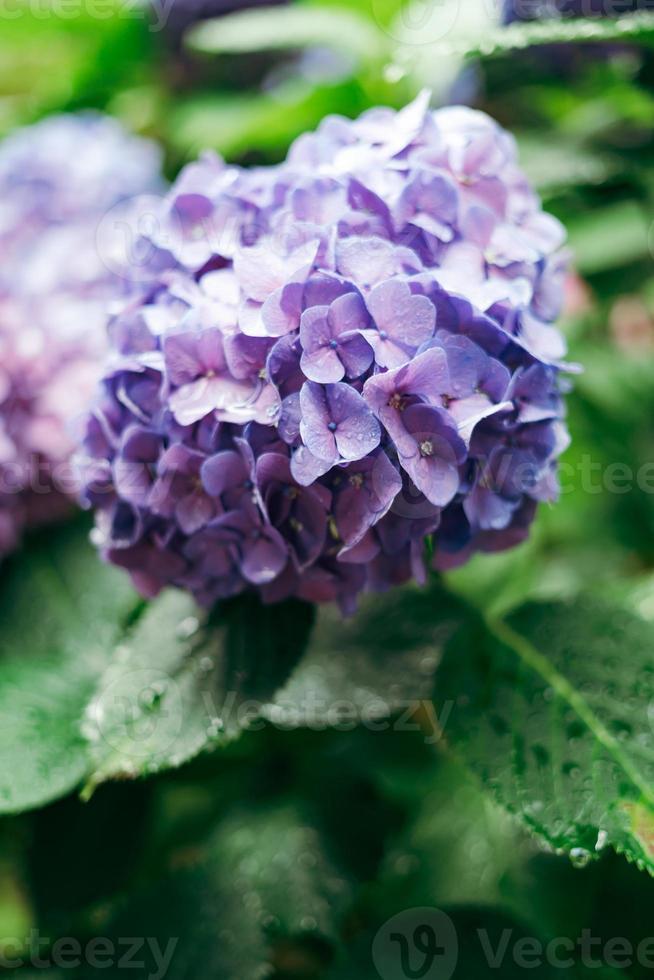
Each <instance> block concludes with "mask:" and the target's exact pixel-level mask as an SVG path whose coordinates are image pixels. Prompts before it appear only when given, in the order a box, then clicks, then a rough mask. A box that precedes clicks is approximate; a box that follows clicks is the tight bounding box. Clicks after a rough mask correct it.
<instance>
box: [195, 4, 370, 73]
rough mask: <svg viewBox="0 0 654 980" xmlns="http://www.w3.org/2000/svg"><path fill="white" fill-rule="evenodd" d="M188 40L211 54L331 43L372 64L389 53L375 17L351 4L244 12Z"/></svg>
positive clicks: (199, 28) (220, 20) (212, 24)
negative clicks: (370, 17)
mask: <svg viewBox="0 0 654 980" xmlns="http://www.w3.org/2000/svg"><path fill="white" fill-rule="evenodd" d="M186 40H187V44H188V45H189V46H190V47H192V48H195V49H196V50H198V51H204V52H207V53H211V54H251V53H252V52H255V51H270V50H274V49H279V48H281V49H292V48H306V47H310V46H312V45H322V46H325V45H328V46H332V47H335V48H337V49H338V50H341V51H347V52H348V53H349V54H352V55H355V56H356V57H357V58H358V59H359V60H361V61H369V60H372V59H376V58H382V57H384V55H385V54H386V53H387V50H388V40H387V38H386V37H385V35H384V34H383V33H382V32H381V30H379V29H377V28H376V27H375V24H374V23H373V22H372V21H371V20H370V19H369V18H367V17H364V16H362V15H361V14H359V13H357V12H356V11H354V10H349V9H348V8H347V7H345V6H343V7H329V8H324V7H321V6H319V5H317V4H296V5H293V6H289V7H285V6H282V7H271V8H262V9H258V10H244V11H240V12H238V13H234V14H230V15H229V16H227V17H219V18H216V19H214V20H209V21H206V22H205V23H203V24H200V25H198V26H197V27H194V28H193V29H192V30H190V31H189V33H188V34H187V36H186Z"/></svg>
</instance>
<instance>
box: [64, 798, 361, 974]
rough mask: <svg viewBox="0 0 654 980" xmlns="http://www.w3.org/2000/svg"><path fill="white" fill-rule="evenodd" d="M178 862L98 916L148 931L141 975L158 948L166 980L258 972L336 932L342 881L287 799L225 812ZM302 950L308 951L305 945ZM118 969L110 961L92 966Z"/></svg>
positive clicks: (128, 929) (123, 930) (114, 930)
mask: <svg viewBox="0 0 654 980" xmlns="http://www.w3.org/2000/svg"><path fill="white" fill-rule="evenodd" d="M186 864H187V867H186V868H184V866H183V865H182V868H181V869H180V870H176V871H173V872H171V873H166V872H164V873H163V874H162V876H161V878H160V880H159V881H157V882H156V883H155V884H154V885H153V886H152V887H150V888H148V889H147V890H144V891H143V892H141V893H140V894H133V895H131V896H130V898H129V900H128V901H127V902H126V903H124V907H123V908H122V909H121V910H119V912H118V913H117V914H116V916H115V917H114V918H113V920H112V921H111V922H110V923H109V924H108V925H105V926H103V930H102V934H103V935H107V936H109V937H125V936H144V937H150V940H149V941H146V943H145V944H144V946H143V948H142V950H141V955H140V959H142V960H144V962H145V972H144V973H143V975H144V976H147V975H152V974H153V972H154V968H155V967H156V964H157V962H158V961H159V962H160V961H161V958H162V957H161V954H162V953H163V954H164V957H165V958H166V961H167V969H166V973H165V975H166V977H167V978H168V980H187V978H189V977H203V976H206V977H216V978H218V977H219V978H220V980H262V978H264V977H266V976H270V975H272V974H273V972H274V971H273V964H274V965H275V966H278V967H282V966H283V964H284V961H285V957H287V956H288V955H289V949H290V952H291V953H292V955H293V960H294V961H295V964H296V969H297V964H298V961H299V963H300V964H301V963H302V962H303V943H304V942H305V941H315V940H320V941H321V942H323V943H327V944H334V943H336V942H337V937H338V931H339V925H340V918H341V915H342V909H343V907H344V904H345V902H346V901H347V900H348V899H349V895H350V892H349V885H348V882H347V881H346V879H345V878H343V877H342V875H341V874H340V873H339V871H338V870H337V869H336V868H335V867H334V866H333V864H332V862H331V861H330V859H329V858H328V856H327V853H326V849H325V843H324V841H323V840H322V838H321V835H320V834H319V833H318V831H317V830H316V829H315V827H313V826H311V825H309V824H308V823H307V822H306V820H305V819H304V818H303V815H302V814H301V813H300V812H299V811H298V810H297V809H296V808H295V807H294V806H293V805H291V804H287V805H283V804H282V805H279V806H275V807H272V808H263V809H259V810H256V811H254V812H252V811H246V810H241V811H239V812H238V813H233V814H231V815H230V816H228V817H227V818H226V820H225V821H223V822H222V823H221V824H220V825H219V826H218V828H217V829H216V831H215V833H214V834H213V835H212V836H211V837H210V839H209V840H208V841H206V842H205V844H204V845H201V846H199V847H198V849H197V851H196V852H195V853H194V854H193V855H190V856H186ZM116 941H117V942H120V939H119V938H118V939H117V940H116ZM290 943H292V944H293V945H292V946H291V947H289V945H288V944H290ZM304 955H306V956H307V957H310V956H311V955H315V954H313V951H312V948H311V947H309V949H308V950H307V952H306V954H304ZM123 972H124V971H121V969H120V967H119V966H117V965H115V964H114V966H113V968H110V969H109V970H105V971H103V972H102V974H100V973H98V975H103V976H105V977H109V978H110V977H113V976H122V973H123ZM81 975H82V976H83V977H84V980H88V977H89V976H90V975H95V973H94V971H92V970H89V969H88V967H85V968H84V970H83V971H82V974H81ZM293 975H299V974H293ZM310 975H312V974H310Z"/></svg>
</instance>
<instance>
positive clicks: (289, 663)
mask: <svg viewBox="0 0 654 980" xmlns="http://www.w3.org/2000/svg"><path fill="white" fill-rule="evenodd" d="M313 615H314V611H313V607H311V606H310V605H308V604H307V603H304V602H300V601H296V600H293V601H291V600H289V601H288V602H285V603H280V604H278V605H276V606H262V605H261V603H260V602H259V600H258V599H257V598H256V597H255V596H250V595H244V596H239V597H237V598H236V599H232V600H230V601H229V602H225V603H222V604H221V605H220V606H218V607H217V609H216V610H215V611H214V612H213V613H212V614H211V615H207V614H205V613H203V612H201V611H200V610H199V609H198V608H197V606H196V605H195V603H194V601H193V599H192V598H191V597H190V596H189V595H187V594H186V593H184V592H179V591H173V590H171V591H169V592H166V593H164V594H163V595H162V596H160V597H159V598H158V599H156V600H155V601H154V602H153V603H151V604H150V606H149V607H148V608H147V610H146V611H145V613H144V615H143V616H142V618H141V619H140V620H139V622H138V623H137V624H136V626H135V627H134V629H133V630H132V632H131V633H130V634H129V635H128V636H127V637H126V638H125V639H124V642H123V643H122V644H121V646H120V647H119V648H118V649H117V651H116V655H115V657H114V659H113V661H112V662H111V664H109V666H108V668H107V670H106V671H105V672H104V674H103V676H102V677H101V679H100V681H99V683H98V685H97V689H96V691H95V694H94V696H93V698H92V700H91V701H90V703H89V705H88V708H87V710H86V714H85V717H84V722H83V726H82V731H83V733H84V736H85V738H86V739H87V742H88V744H89V752H90V756H91V763H92V764H91V771H90V775H89V778H88V783H87V789H86V793H87V794H88V793H89V792H91V791H92V789H93V787H94V786H95V785H97V784H98V783H101V782H103V781H105V780H107V779H112V778H124V777H136V776H141V775H147V774H149V773H154V772H158V771H159V770H162V769H169V768H171V767H176V766H180V765H182V764H183V763H184V762H187V761H188V760H189V759H192V758H193V757H194V756H196V755H198V753H199V752H201V751H202V750H204V749H210V748H215V747H216V746H218V745H224V744H225V743H226V742H228V741H230V740H231V739H233V738H236V737H237V736H238V735H239V734H240V733H241V732H242V731H243V730H244V729H245V728H247V727H248V726H249V725H250V724H251V723H252V722H253V720H255V719H256V718H259V717H260V715H261V712H262V707H263V705H264V704H266V703H267V702H268V700H269V699H270V698H271V697H273V695H274V694H275V692H276V691H277V690H278V689H279V688H280V687H281V686H282V685H283V684H284V683H285V682H286V680H287V678H288V676H289V674H290V673H291V671H292V669H293V668H294V667H295V664H296V662H297V660H298V659H299V657H300V656H301V655H302V653H303V652H304V648H305V644H306V641H307V637H308V634H309V632H310V629H311V626H312V623H313Z"/></svg>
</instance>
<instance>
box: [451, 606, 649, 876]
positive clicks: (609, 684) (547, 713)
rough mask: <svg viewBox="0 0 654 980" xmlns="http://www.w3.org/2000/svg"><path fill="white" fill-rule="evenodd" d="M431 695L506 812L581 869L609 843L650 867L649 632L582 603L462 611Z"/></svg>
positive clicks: (639, 623)
mask: <svg viewBox="0 0 654 980" xmlns="http://www.w3.org/2000/svg"><path fill="white" fill-rule="evenodd" d="M437 697H438V701H440V700H442V699H452V700H453V701H454V702H455V706H454V709H453V710H452V712H451V714H450V716H449V718H448V722H447V727H446V730H445V735H446V738H447V739H448V741H449V743H450V744H451V746H452V748H453V749H454V751H455V752H456V753H457V754H458V755H459V756H460V758H461V759H462V760H463V761H464V762H465V763H466V764H467V765H469V766H470V767H471V768H472V769H473V770H474V771H475V772H476V773H477V774H478V776H479V777H480V779H481V780H482V783H483V784H484V785H485V786H486V787H487V788H488V789H489V790H490V791H491V792H492V793H493V794H494V796H495V797H496V799H497V800H498V801H499V802H500V803H502V804H503V805H504V806H505V807H506V808H507V809H508V810H510V811H511V812H512V813H515V814H516V815H517V816H518V817H519V818H520V819H521V820H522V821H523V822H524V823H525V824H526V825H527V826H528V827H529V828H530V829H531V830H532V831H534V832H535V833H536V834H537V835H538V836H539V837H541V838H542V839H544V840H545V841H546V842H547V843H548V844H549V845H551V846H552V847H553V848H556V849H561V850H565V851H567V852H568V853H569V854H570V855H571V857H572V859H573V861H574V862H575V863H576V864H579V865H583V864H585V863H587V862H588V861H590V860H591V858H592V857H593V856H596V855H597V854H598V853H599V852H601V850H602V849H603V848H604V847H606V846H607V845H611V846H612V847H613V848H614V849H615V850H616V851H619V852H622V853H624V854H625V855H626V856H627V857H628V858H629V859H631V860H633V861H635V862H636V863H637V864H638V866H639V867H641V868H647V869H649V870H650V871H652V872H654V850H653V849H652V839H651V826H652V818H653V815H654V742H653V738H652V735H653V728H652V724H653V722H652V708H651V705H652V703H653V702H654V630H653V629H652V626H651V625H650V624H649V623H646V622H645V621H644V620H642V619H640V618H638V617H636V616H633V615H631V614H630V613H628V612H626V611H624V610H623V609H622V608H619V607H615V606H612V605H610V604H606V603H602V602H599V601H594V600H591V599H579V600H577V601H575V602H572V603H569V604H564V603H548V604H545V603H543V604H532V605H528V606H525V607H523V608H522V609H521V610H518V611H517V612H516V613H515V614H514V615H513V616H512V617H511V618H510V620H509V621H508V622H506V623H505V622H502V621H500V620H488V621H487V622H483V621H482V620H481V618H479V619H477V620H475V619H474V618H473V617H472V616H471V617H469V618H468V621H467V622H466V624H465V625H464V627H463V628H462V629H461V630H460V631H459V633H458V634H457V635H456V637H455V638H454V640H453V641H452V642H451V643H450V644H449V646H448V648H447V650H446V654H445V657H444V661H443V663H442V665H441V668H440V670H439V672H438V676H437Z"/></svg>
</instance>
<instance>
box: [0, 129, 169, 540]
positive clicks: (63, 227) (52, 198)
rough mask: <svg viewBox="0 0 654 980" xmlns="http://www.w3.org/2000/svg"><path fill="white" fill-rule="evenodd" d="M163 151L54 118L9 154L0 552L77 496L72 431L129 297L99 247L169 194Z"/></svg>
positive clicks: (2, 293) (3, 197)
mask: <svg viewBox="0 0 654 980" xmlns="http://www.w3.org/2000/svg"><path fill="white" fill-rule="evenodd" d="M160 167H161V154H160V151H159V149H158V148H157V147H156V146H155V145H154V144H152V143H149V142H147V141H145V140H142V139H138V138H136V137H132V136H130V135H128V134H127V133H126V132H125V131H124V130H123V128H122V127H121V125H120V124H119V123H118V122H116V120H113V119H110V118H108V117H103V116H100V115H96V114H92V113H89V114H80V115H61V116H53V117H50V118H48V119H46V120H45V121H43V122H40V123H37V124H36V125H34V126H31V127H27V128H24V129H22V130H18V131H16V132H15V133H14V134H13V135H11V136H10V137H9V138H7V139H6V140H5V141H4V143H3V144H2V146H1V147H0V481H1V485H0V555H3V554H5V553H6V552H7V551H9V550H11V548H13V547H14V546H15V544H16V543H17V541H18V540H19V538H20V534H21V531H22V530H23V528H24V526H25V525H26V524H27V525H29V524H32V523H41V522H42V521H47V520H51V519H53V518H54V517H56V516H58V515H59V514H60V513H61V512H62V510H65V509H66V507H67V497H68V496H69V495H70V494H73V493H74V488H73V485H72V474H71V473H70V472H69V468H68V465H67V464H68V460H69V457H70V454H71V451H72V448H73V441H72V429H71V427H72V424H73V422H74V420H75V419H76V418H78V417H79V415H80V413H81V412H82V410H83V408H84V406H85V404H86V401H87V399H88V397H89V394H90V392H91V391H92V388H93V385H94V383H95V381H96V380H97V376H98V373H99V365H100V363H101V360H102V358H103V356H104V353H105V347H106V331H105V326H106V316H107V303H108V302H109V301H110V299H114V298H116V296H117V295H120V292H121V290H122V289H123V288H124V285H125V284H124V282H123V280H121V278H120V277H119V276H118V275H116V273H115V272H114V271H112V270H111V269H110V268H109V267H108V265H106V264H105V262H104V260H103V259H104V258H105V257H106V256H103V254H101V253H102V249H99V248H98V243H97V241H96V237H97V232H98V228H99V225H100V223H101V221H102V219H103V217H104V216H105V215H106V213H107V212H108V211H109V210H110V209H111V208H112V207H114V206H115V205H117V204H118V203H119V202H120V201H123V200H128V199H131V198H133V197H134V196H136V195H139V194H142V193H145V192H146V191H156V190H160V189H161V174H160Z"/></svg>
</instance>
